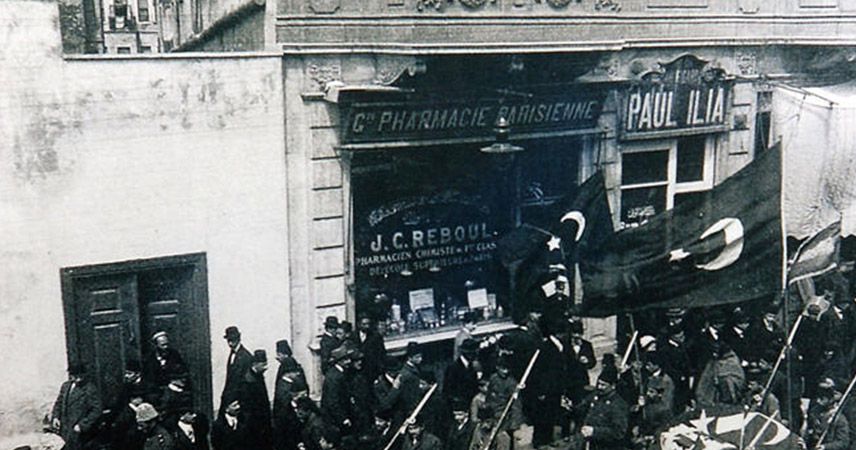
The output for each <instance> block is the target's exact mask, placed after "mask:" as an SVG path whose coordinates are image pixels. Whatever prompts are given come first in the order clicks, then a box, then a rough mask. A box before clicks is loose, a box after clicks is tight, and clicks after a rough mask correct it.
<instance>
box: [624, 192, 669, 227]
mask: <svg viewBox="0 0 856 450" xmlns="http://www.w3.org/2000/svg"><path fill="white" fill-rule="evenodd" d="M665 209H666V186H656V187H651V188H639V189H625V190H622V191H621V222H622V224H623V225H624V226H630V225H634V224H641V223H642V222H644V221H645V220H647V219H648V218H649V217H651V216H653V215H655V214H658V213H660V212H663V211H664V210H665Z"/></svg>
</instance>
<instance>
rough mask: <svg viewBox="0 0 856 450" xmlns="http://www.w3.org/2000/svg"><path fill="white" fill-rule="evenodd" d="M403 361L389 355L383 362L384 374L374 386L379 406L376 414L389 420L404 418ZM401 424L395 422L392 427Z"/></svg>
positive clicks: (376, 401)
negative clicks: (400, 374)
mask: <svg viewBox="0 0 856 450" xmlns="http://www.w3.org/2000/svg"><path fill="white" fill-rule="evenodd" d="M400 371H401V361H399V360H398V358H396V357H394V356H392V355H387V356H386V357H385V358H384V360H383V373H382V374H381V375H380V376H379V377H377V379H376V380H375V381H374V385H373V386H372V388H373V391H374V397H375V404H376V405H377V411H376V414H377V415H380V416H381V417H386V418H387V419H397V418H399V417H401V416H403V415H404V414H405V413H403V412H402V409H403V408H402V404H401V377H400V376H399V373H400ZM400 425H401V423H400V422H398V423H396V422H394V421H393V423H392V427H397V426H400Z"/></svg>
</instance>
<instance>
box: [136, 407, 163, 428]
mask: <svg viewBox="0 0 856 450" xmlns="http://www.w3.org/2000/svg"><path fill="white" fill-rule="evenodd" d="M136 412H137V422H140V423H142V422H148V421H150V420H154V419H156V418H157V417H158V411H157V410H156V409H155V407H154V406H152V405H151V404H150V403H141V404H140V406H137V410H136Z"/></svg>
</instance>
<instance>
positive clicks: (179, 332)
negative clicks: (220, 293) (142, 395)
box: [60, 253, 212, 414]
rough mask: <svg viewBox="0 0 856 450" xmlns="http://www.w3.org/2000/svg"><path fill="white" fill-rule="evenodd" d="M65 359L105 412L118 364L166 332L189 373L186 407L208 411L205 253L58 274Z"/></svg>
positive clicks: (118, 379)
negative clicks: (93, 389)
mask: <svg viewBox="0 0 856 450" xmlns="http://www.w3.org/2000/svg"><path fill="white" fill-rule="evenodd" d="M60 277H61V281H62V293H63V307H64V310H65V329H66V337H67V339H66V342H67V349H68V360H69V362H79V363H83V364H85V365H86V367H87V368H88V369H89V372H90V374H91V376H92V379H93V380H94V381H95V383H96V385H97V386H98V389H99V392H100V394H101V398H102V402H103V403H104V405H105V407H108V406H109V405H112V404H114V403H115V401H116V399H117V396H118V394H119V388H120V386H121V384H122V375H123V372H124V368H125V362H126V361H128V360H130V359H137V360H141V359H142V358H144V357H145V354H146V353H148V352H149V351H151V349H152V344H151V342H150V341H149V338H150V337H151V336H152V334H154V333H155V332H157V331H166V332H167V333H169V335H170V344H171V345H172V347H174V348H175V349H176V350H178V351H179V353H181V356H182V357H183V358H184V361H185V362H186V363H187V366H188V370H189V372H190V380H189V381H190V383H191V386H192V390H193V404H194V407H195V408H196V409H197V410H198V411H202V412H205V413H206V414H210V413H211V411H212V404H211V337H210V333H209V329H210V327H209V322H208V281H207V270H206V260H205V254H202V253H200V254H192V255H182V256H170V257H164V258H155V259H146V260H136V261H128V262H121V263H112V264H98V265H93V266H81V267H71V268H65V269H62V270H61V271H60Z"/></svg>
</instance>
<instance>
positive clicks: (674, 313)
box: [666, 308, 687, 317]
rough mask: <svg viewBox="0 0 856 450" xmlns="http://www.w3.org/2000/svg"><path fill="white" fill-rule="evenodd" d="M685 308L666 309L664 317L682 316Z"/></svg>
mask: <svg viewBox="0 0 856 450" xmlns="http://www.w3.org/2000/svg"><path fill="white" fill-rule="evenodd" d="M686 313H687V310H686V309H684V308H669V309H667V310H666V317H684V315H686Z"/></svg>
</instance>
